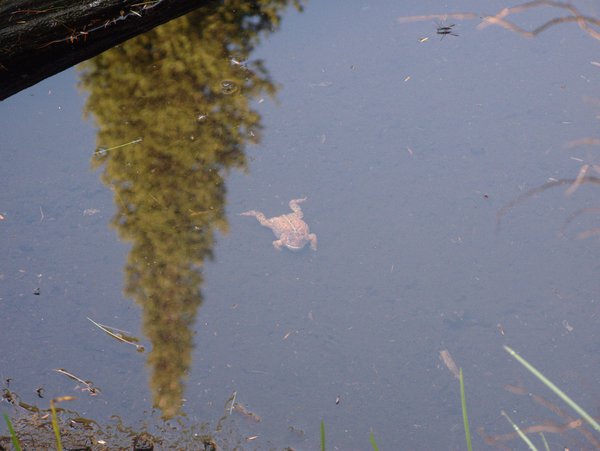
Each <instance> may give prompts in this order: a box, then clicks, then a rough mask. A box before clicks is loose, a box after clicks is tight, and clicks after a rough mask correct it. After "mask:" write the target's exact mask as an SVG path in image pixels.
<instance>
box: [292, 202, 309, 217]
mask: <svg viewBox="0 0 600 451" xmlns="http://www.w3.org/2000/svg"><path fill="white" fill-rule="evenodd" d="M305 200H306V197H304V198H302V199H293V200H290V208H291V209H292V211H293V212H294V213H295V214H296V217H298V218H300V219H302V218H303V217H304V213H303V212H302V209H301V208H300V205H298V204H300V203H302V202H304V201H305Z"/></svg>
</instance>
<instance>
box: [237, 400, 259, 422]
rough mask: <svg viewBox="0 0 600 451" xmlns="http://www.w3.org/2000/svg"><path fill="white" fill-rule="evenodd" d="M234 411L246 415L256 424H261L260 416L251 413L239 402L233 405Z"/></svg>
mask: <svg viewBox="0 0 600 451" xmlns="http://www.w3.org/2000/svg"><path fill="white" fill-rule="evenodd" d="M233 410H234V411H235V412H237V413H240V414H242V415H244V416H245V417H246V418H249V419H250V420H252V421H254V422H255V423H260V421H261V418H260V417H259V416H258V415H256V414H255V413H254V412H250V411H249V410H248V409H246V407H244V405H243V404H240V403H239V402H236V403H233Z"/></svg>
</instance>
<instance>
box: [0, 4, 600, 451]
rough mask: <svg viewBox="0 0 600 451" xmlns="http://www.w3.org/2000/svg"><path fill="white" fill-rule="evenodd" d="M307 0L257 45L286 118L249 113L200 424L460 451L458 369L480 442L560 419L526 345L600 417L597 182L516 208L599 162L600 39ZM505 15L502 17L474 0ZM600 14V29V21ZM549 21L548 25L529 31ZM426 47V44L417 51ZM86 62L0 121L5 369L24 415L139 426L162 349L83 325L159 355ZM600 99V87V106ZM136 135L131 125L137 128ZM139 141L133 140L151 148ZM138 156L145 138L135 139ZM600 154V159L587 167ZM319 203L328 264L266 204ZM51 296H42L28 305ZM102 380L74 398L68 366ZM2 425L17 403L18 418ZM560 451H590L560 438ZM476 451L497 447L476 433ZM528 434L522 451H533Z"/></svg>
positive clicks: (298, 444)
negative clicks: (417, 18)
mask: <svg viewBox="0 0 600 451" xmlns="http://www.w3.org/2000/svg"><path fill="white" fill-rule="evenodd" d="M416 3H419V5H418V6H412V7H408V6H401V5H400V3H399V2H350V3H349V4H346V3H345V4H344V5H343V7H340V5H334V4H330V3H329V2H312V3H309V4H307V5H306V9H305V11H304V12H303V13H298V12H296V11H293V10H289V11H287V12H286V13H285V14H284V20H283V23H282V27H281V30H279V31H278V32H276V33H274V34H272V35H270V36H269V37H268V38H267V39H264V40H263V42H262V43H261V44H260V46H259V47H258V49H257V50H256V51H255V52H254V54H252V58H254V59H256V58H262V59H264V61H265V64H266V67H267V68H268V70H269V72H270V75H271V77H272V79H273V81H274V82H275V83H277V84H278V85H279V86H280V91H279V93H278V95H277V102H273V101H271V100H269V99H268V97H265V101H264V102H263V101H260V102H259V99H258V98H257V99H254V100H253V102H254V103H253V105H254V108H255V109H256V110H257V111H258V113H259V114H260V115H261V116H262V122H263V125H264V131H263V138H262V141H261V142H260V144H258V145H250V146H249V147H247V149H246V151H247V157H248V159H249V167H248V171H247V173H244V172H241V171H235V170H233V171H231V172H230V173H229V175H228V176H227V177H226V179H225V180H226V187H227V197H226V202H227V207H226V211H227V219H228V221H229V232H228V233H227V234H219V235H218V238H217V244H216V246H215V247H214V249H213V252H214V260H213V261H211V262H207V263H206V265H205V266H204V268H203V277H204V284H203V286H202V295H203V303H202V305H201V306H200V308H199V309H198V311H197V318H196V321H195V324H194V326H193V334H194V339H193V341H194V350H193V353H192V360H191V363H190V369H189V372H188V373H189V374H187V380H186V384H185V392H184V398H185V403H184V411H185V412H186V413H187V414H188V415H189V416H190V418H192V419H197V421H200V422H209V423H212V424H213V425H214V424H216V422H217V420H218V419H219V418H220V417H221V416H222V415H223V413H224V412H225V404H226V401H227V399H228V398H230V397H231V396H232V394H233V393H234V392H235V394H236V400H237V401H238V402H239V403H242V404H243V405H244V406H245V408H246V409H247V410H248V411H250V412H252V413H254V414H256V415H258V416H260V417H261V421H260V422H256V421H254V419H253V418H251V417H249V416H244V415H238V416H237V417H236V416H235V414H234V415H233V416H232V420H231V421H236V427H237V428H239V430H240V434H241V436H242V437H247V436H258V438H255V439H254V440H252V441H250V442H248V443H246V444H245V445H244V446H246V447H247V448H248V449H254V448H256V449H267V448H269V447H271V446H272V447H275V448H278V449H281V448H283V447H284V446H286V445H292V446H294V447H295V448H297V449H307V450H308V449H316V448H317V447H318V444H319V427H320V422H321V420H324V422H325V425H326V429H327V442H328V446H330V447H332V449H346V450H348V449H357V450H358V449H368V448H369V446H370V445H369V434H370V432H371V431H372V432H373V433H374V435H375V437H376V439H377V442H378V444H379V446H380V449H464V433H463V430H462V417H461V410H460V398H459V391H458V383H457V381H456V380H455V379H454V377H453V375H452V374H451V372H450V371H449V370H448V369H447V368H446V367H445V365H444V364H443V363H442V361H441V360H440V358H439V352H440V351H442V350H448V351H449V352H450V354H451V355H452V357H453V358H454V360H455V361H456V363H457V364H458V365H459V366H460V367H462V369H463V371H464V374H465V383H466V389H467V396H468V402H469V415H470V418H471V427H472V429H473V431H475V430H476V429H477V428H480V427H483V428H485V431H486V433H490V434H501V433H507V432H510V426H509V425H508V423H506V421H505V419H504V418H503V417H502V416H501V415H500V411H501V410H502V409H504V410H506V411H507V412H509V414H510V415H511V416H512V418H513V419H514V420H516V421H518V422H519V423H520V424H521V425H522V426H527V425H532V424H539V423H542V422H543V421H545V420H547V419H551V420H553V421H556V422H557V423H564V422H565V421H564V419H561V418H559V417H556V416H555V415H553V414H552V413H551V412H550V411H549V410H547V409H545V408H544V407H542V406H540V405H539V404H536V403H535V402H533V401H532V399H531V398H530V397H527V396H517V395H515V394H512V393H509V392H508V391H506V390H505V389H504V388H503V387H504V386H505V385H506V384H512V385H515V386H519V385H521V386H523V387H525V388H526V390H527V391H532V392H535V393H538V394H541V395H543V396H545V397H547V398H549V399H551V400H552V402H556V403H557V404H559V402H558V401H556V399H555V398H553V397H552V395H550V394H549V393H548V392H547V390H546V389H545V388H543V386H542V385H541V384H539V383H538V382H536V381H535V380H534V379H533V377H532V376H531V375H529V374H528V373H527V372H526V371H525V370H524V369H523V368H522V367H520V365H519V364H518V363H517V362H516V361H514V360H512V359H511V358H510V357H509V356H508V355H507V354H506V353H505V351H504V350H503V348H502V346H503V345H509V346H511V347H513V348H515V349H516V350H518V351H519V352H520V353H522V355H523V356H525V357H526V358H527V359H529V360H530V361H531V362H532V363H534V364H536V365H537V366H538V367H539V369H540V370H542V371H543V372H544V373H545V374H546V375H547V376H548V377H550V378H551V379H552V380H553V381H554V382H555V383H557V384H558V385H560V386H561V387H562V388H563V389H564V390H565V391H567V392H568V393H570V394H572V395H573V396H574V397H575V398H576V399H577V400H578V401H581V402H582V404H583V405H584V407H585V408H586V409H588V410H589V411H590V413H592V414H594V415H595V414H597V413H598V408H599V406H600V404H599V401H600V393H598V388H597V387H598V382H599V381H598V375H599V374H600V362H599V361H598V351H599V345H598V335H597V321H598V317H599V312H600V283H599V280H600V279H599V277H598V273H599V271H600V266H599V265H598V258H597V257H598V254H599V252H600V246H599V245H598V241H597V239H595V238H589V239H586V240H578V239H576V235H577V233H578V232H581V231H584V230H586V229H589V228H592V227H594V226H596V225H597V220H598V217H597V216H594V215H593V214H590V215H582V216H580V217H578V218H577V219H576V220H575V221H573V222H571V223H570V224H568V226H567V227H566V230H565V233H564V235H561V234H560V230H561V227H563V225H564V223H565V221H566V220H567V218H568V217H569V215H570V214H572V213H573V212H576V211H577V210H578V209H581V208H587V207H598V206H600V205H599V204H598V202H597V199H598V196H597V193H598V187H596V186H591V185H583V186H582V187H580V188H579V190H577V192H576V193H575V194H574V195H572V196H569V197H567V196H565V189H566V188H567V186H568V185H565V186H561V187H556V188H551V189H548V190H546V191H544V192H543V193H541V194H540V195H538V196H535V197H532V198H530V199H527V200H526V201H524V202H523V203H521V204H518V205H516V206H515V207H514V208H512V209H511V210H509V211H508V212H507V214H506V215H505V216H504V217H503V218H502V222H501V223H500V225H499V226H498V225H497V223H496V215H497V213H498V211H499V209H500V208H501V207H502V206H504V205H506V204H507V203H508V202H510V201H511V200H513V199H514V198H515V197H516V196H518V195H519V194H522V193H523V192H525V191H526V190H528V189H531V188H534V187H536V186H540V185H542V184H544V183H546V182H547V181H549V180H551V179H552V178H555V179H562V178H567V179H569V178H570V179H573V178H574V177H575V176H576V175H577V173H578V171H579V169H580V167H581V165H582V164H583V163H586V162H587V163H594V162H597V157H596V155H597V152H598V151H597V149H595V148H593V147H592V148H590V147H587V148H582V147H579V148H573V149H568V148H566V147H565V145H566V144H567V143H568V142H570V141H573V140H576V139H579V138H584V137H595V136H597V130H598V127H597V121H598V119H597V117H596V115H597V114H598V106H597V101H595V103H594V102H589V101H586V100H585V99H590V98H591V99H593V98H595V96H596V95H597V92H598V90H599V88H600V83H599V73H600V72H599V70H600V69H599V68H598V65H597V64H596V65H593V64H590V63H591V62H592V61H594V60H595V59H596V58H597V49H598V45H599V43H598V42H597V41H594V40H593V39H591V38H590V37H589V36H587V35H585V34H584V33H583V32H582V31H581V30H579V29H578V28H577V27H576V26H575V25H573V24H571V25H561V26H559V27H555V28H552V29H551V30H549V31H547V32H546V33H544V34H542V35H540V36H538V37H537V38H535V39H531V40H526V39H525V38H523V37H522V36H519V35H517V34H515V33H511V32H509V31H507V30H504V29H501V28H498V27H496V28H494V27H489V28H486V29H484V30H477V29H476V25H477V23H478V21H453V22H452V23H456V25H455V27H454V30H455V32H456V34H458V35H459V36H445V37H444V38H443V39H441V38H440V36H438V35H436V26H437V25H436V23H435V22H434V21H433V20H432V21H423V22H414V23H406V24H400V23H399V22H398V21H397V18H398V17H399V16H409V15H418V14H432V13H443V12H450V11H451V10H450V9H449V8H450V6H448V5H446V4H444V3H439V4H438V2H426V3H422V2H415V4H416ZM459 3H462V4H457V5H454V6H453V7H452V8H455V9H454V11H464V10H473V11H476V12H485V13H492V12H496V11H498V10H499V9H500V8H501V7H502V6H505V5H504V3H502V2H498V1H489V2H484V3H482V2H470V3H469V2H459ZM589 12H590V14H594V13H596V14H598V13H600V11H598V10H596V11H593V10H591V11H589ZM548 14H551V11H550V12H548V11H546V10H544V11H541V10H540V11H536V12H530V13H529V15H527V16H526V20H525V21H524V22H523V24H524V25H525V26H529V27H531V26H535V25H537V24H540V23H542V22H543V21H545V20H547V19H549V18H551V17H553V16H552V15H548ZM423 38H428V39H427V40H423ZM77 79H78V73H77V72H76V71H75V70H74V69H72V70H69V71H66V72H64V73H62V74H59V75H57V76H55V77H53V78H51V79H49V80H46V81H44V82H42V83H40V84H39V85H37V86H35V87H33V88H30V89H28V90H26V91H24V92H22V93H20V94H18V95H16V96H14V97H12V98H10V99H8V100H7V101H5V102H3V103H2V104H0V117H1V120H2V131H1V132H0V147H1V149H2V169H1V180H0V184H1V186H2V188H1V190H2V191H1V192H2V194H1V196H0V199H1V200H0V213H2V215H4V217H5V220H4V221H2V222H0V236H1V239H2V243H3V244H2V260H1V262H2V265H1V268H0V273H1V278H2V280H1V285H0V286H1V289H0V290H1V292H0V298H1V299H0V324H1V326H0V342H1V343H3V346H2V348H3V352H2V354H1V356H0V375H1V376H2V378H3V379H6V378H11V379H12V381H11V389H14V390H15V391H16V392H18V393H19V394H20V396H21V397H22V399H23V400H25V401H27V402H31V403H38V404H43V403H44V402H46V401H45V400H40V399H39V398H37V396H36V393H35V389H36V388H38V387H44V389H45V393H46V400H47V399H48V398H50V397H52V396H58V395H62V394H75V395H77V396H78V400H76V401H74V402H73V403H72V404H71V405H70V406H69V407H71V408H73V409H76V410H79V411H80V412H81V413H82V414H84V415H87V416H90V417H93V418H95V419H97V420H103V421H107V420H108V418H109V416H110V415H112V414H118V415H119V416H121V417H122V418H123V419H125V420H126V421H128V422H129V423H131V424H137V423H138V422H141V421H143V420H145V419H146V418H148V416H154V417H157V416H158V415H157V414H156V413H153V414H152V413H151V408H152V395H151V393H150V389H149V385H148V383H149V379H150V376H149V374H148V366H147V365H146V363H145V359H146V356H147V353H136V352H135V349H134V348H133V347H132V346H128V345H127V344H124V343H119V342H117V341H114V340H111V339H110V337H108V336H107V335H105V334H104V333H103V332H102V331H101V330H99V329H98V328H96V327H94V325H92V324H91V323H90V322H89V321H87V320H86V317H90V318H93V319H95V320H96V321H98V322H101V323H103V324H108V325H111V326H114V327H119V328H123V329H126V330H128V331H129V332H130V333H131V335H133V336H140V337H142V342H144V344H145V345H146V346H147V347H148V348H150V347H151V343H149V342H148V340H147V339H145V338H143V337H144V336H143V330H142V329H141V319H140V315H141V313H140V311H141V308H140V307H139V306H138V305H137V304H135V303H134V302H133V301H132V300H131V299H130V298H129V297H128V296H125V295H124V294H123V272H122V271H123V267H124V265H125V260H126V258H127V253H128V251H129V244H128V243H126V242H122V241H119V239H118V237H117V234H116V232H115V230H114V229H112V228H109V227H108V224H109V222H110V220H111V218H112V216H113V214H114V213H115V206H114V202H113V192H112V191H111V190H110V189H109V188H108V187H107V186H105V185H104V184H102V183H101V182H100V181H99V177H98V175H99V173H98V172H97V171H96V172H94V171H92V170H91V168H90V161H91V159H92V157H93V152H94V149H95V148H96V145H97V144H96V135H95V134H96V128H95V125H94V122H93V121H92V120H84V119H83V118H82V109H83V105H84V102H85V99H86V94H85V92H82V91H78V90H77V88H76V85H77ZM594 86H596V87H595V88H594ZM125 119H126V118H124V120H125ZM133 138H135V137H132V139H133ZM142 138H143V136H142ZM594 158H596V161H594ZM305 196H306V197H307V198H308V199H307V201H306V202H305V203H303V204H302V207H303V210H304V214H305V216H304V219H305V220H306V222H307V223H308V224H309V225H310V227H311V231H312V232H314V233H316V234H317V236H318V239H319V247H318V250H317V251H316V252H313V251H311V250H310V249H309V248H308V247H306V248H305V249H304V250H302V251H300V252H291V251H289V250H287V249H284V250H282V251H280V252H278V251H276V250H275V249H274V248H273V246H272V245H271V242H272V241H273V240H274V239H275V237H274V236H273V235H272V233H271V232H270V231H269V230H268V229H266V228H262V227H260V225H259V224H258V222H257V221H256V220H255V219H254V218H251V217H244V216H239V215H238V214H239V213H241V212H244V211H247V210H251V209H254V210H260V211H263V212H264V213H265V214H266V215H267V217H271V216H277V215H280V214H284V213H288V212H289V208H288V205H287V204H288V202H289V200H290V199H295V198H301V197H305ZM38 288H39V295H36V294H34V291H35V290H36V289H38ZM55 368H66V369H68V370H69V371H72V372H73V373H74V374H77V375H82V377H84V379H91V380H93V382H94V384H96V385H97V386H98V387H99V388H100V389H101V390H102V392H101V394H100V395H98V396H96V397H90V396H89V395H88V394H87V393H82V392H78V393H76V392H74V391H73V390H74V385H75V383H74V382H73V381H71V380H69V379H68V378H66V377H64V376H62V375H60V374H58V373H56V372H54V371H52V370H53V369H55ZM2 408H3V409H6V411H8V410H9V407H8V405H7V403H2ZM548 439H549V440H550V441H551V443H552V444H553V446H554V448H553V449H558V447H559V446H565V445H569V444H573V443H575V444H577V443H580V442H578V440H580V441H584V439H583V438H581V436H576V435H552V434H550V435H549V436H548ZM474 441H475V445H476V448H477V449H482V448H485V446H486V445H485V443H484V441H483V439H482V438H480V436H478V435H477V433H476V432H475V436H474ZM520 445H521V444H519V443H518V441H512V442H510V443H509V446H517V447H518V446H520Z"/></svg>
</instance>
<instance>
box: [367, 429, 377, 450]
mask: <svg viewBox="0 0 600 451" xmlns="http://www.w3.org/2000/svg"><path fill="white" fill-rule="evenodd" d="M369 441H370V442H371V446H372V447H373V451H379V448H378V447H377V443H376V442H375V435H374V434H373V431H371V435H370V436H369Z"/></svg>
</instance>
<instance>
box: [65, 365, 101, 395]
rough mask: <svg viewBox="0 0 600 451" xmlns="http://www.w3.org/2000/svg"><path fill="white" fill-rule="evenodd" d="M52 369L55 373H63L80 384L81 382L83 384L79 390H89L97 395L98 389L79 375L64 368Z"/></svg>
mask: <svg viewBox="0 0 600 451" xmlns="http://www.w3.org/2000/svg"><path fill="white" fill-rule="evenodd" d="M54 371H56V372H57V373H60V374H64V375H65V376H67V377H68V378H69V379H72V380H74V381H76V382H79V383H80V384H82V385H83V386H84V387H83V388H82V389H81V390H82V391H88V392H90V394H91V395H97V394H98V392H99V391H100V389H98V388H96V387H94V385H93V383H92V382H91V381H84V380H83V379H81V378H80V377H77V376H75V375H74V374H73V373H71V372H69V371H67V370H65V369H64V368H57V369H55V370H54Z"/></svg>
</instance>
